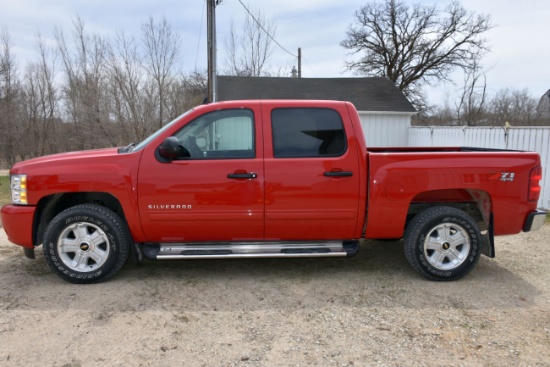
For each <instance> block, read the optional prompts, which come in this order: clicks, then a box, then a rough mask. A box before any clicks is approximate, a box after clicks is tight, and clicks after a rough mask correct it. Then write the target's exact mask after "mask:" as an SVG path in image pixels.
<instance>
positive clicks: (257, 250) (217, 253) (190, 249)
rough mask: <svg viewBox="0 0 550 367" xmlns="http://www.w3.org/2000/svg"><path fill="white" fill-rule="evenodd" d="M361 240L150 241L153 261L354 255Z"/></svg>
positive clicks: (148, 247) (148, 249)
mask: <svg viewBox="0 0 550 367" xmlns="http://www.w3.org/2000/svg"><path fill="white" fill-rule="evenodd" d="M358 250H359V241H356V240H350V241H343V242H319V243H311V242H238V243H227V242H223V243H207V244H203V243H146V244H144V245H143V254H144V255H145V257H146V258H147V259H149V260H186V259H189V260H192V259H231V258H232V259H244V258H277V257H336V256H353V255H355V254H356V253H357V251H358Z"/></svg>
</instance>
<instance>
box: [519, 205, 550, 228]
mask: <svg viewBox="0 0 550 367" xmlns="http://www.w3.org/2000/svg"><path fill="white" fill-rule="evenodd" d="M545 220H546V212H545V211H542V210H537V211H536V212H533V213H531V214H529V215H528V216H527V220H526V221H525V226H524V227H523V232H530V231H536V230H539V229H540V228H541V227H542V226H543V225H544V222H545Z"/></svg>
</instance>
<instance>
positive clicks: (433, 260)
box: [403, 206, 481, 281]
mask: <svg viewBox="0 0 550 367" xmlns="http://www.w3.org/2000/svg"><path fill="white" fill-rule="evenodd" d="M403 246H404V251H405V257H406V258H407V261H408V262H409V264H410V265H411V266H412V267H413V268H414V269H415V270H416V271H417V272H418V273H420V274H421V275H423V276H424V277H426V278H428V279H431V280H438V281H445V280H456V279H460V278H462V277H463V276H465V275H466V274H468V273H469V272H470V271H471V270H472V269H473V268H474V266H475V265H476V263H477V261H478V260H479V256H480V255H481V233H480V231H479V228H478V226H477V224H476V222H475V220H474V219H473V218H472V217H471V216H469V215H468V214H466V213H465V212H463V211H461V210H458V209H455V208H452V207H448V206H438V207H432V208H429V209H426V210H425V211H423V212H421V213H420V214H418V215H417V216H416V217H415V218H414V219H413V220H412V221H411V223H410V224H409V225H408V226H407V230H406V231H405V236H404V241H403Z"/></svg>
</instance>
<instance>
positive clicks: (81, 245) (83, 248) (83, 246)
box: [80, 242, 90, 251]
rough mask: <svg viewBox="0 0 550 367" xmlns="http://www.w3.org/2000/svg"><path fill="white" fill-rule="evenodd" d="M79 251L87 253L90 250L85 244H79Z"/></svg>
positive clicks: (88, 245)
mask: <svg viewBox="0 0 550 367" xmlns="http://www.w3.org/2000/svg"><path fill="white" fill-rule="evenodd" d="M80 249H81V250H82V251H88V250H89V249H90V244H88V243H86V242H83V243H81V244H80Z"/></svg>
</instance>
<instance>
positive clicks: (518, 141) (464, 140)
mask: <svg viewBox="0 0 550 367" xmlns="http://www.w3.org/2000/svg"><path fill="white" fill-rule="evenodd" d="M409 146H410V147H445V146H447V147H448V146H455V147H456V146H466V147H479V148H495V149H513V150H527V151H534V152H538V153H539V154H540V159H541V161H542V173H543V176H542V182H541V186H542V192H541V195H540V199H539V202H538V206H539V207H540V208H544V209H546V210H550V165H549V164H550V127H509V128H504V127H499V126H497V127H420V126H414V127H410V130H409Z"/></svg>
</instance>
